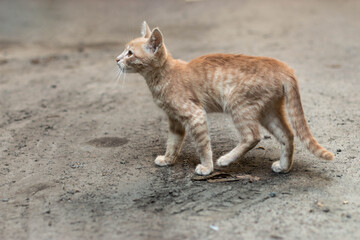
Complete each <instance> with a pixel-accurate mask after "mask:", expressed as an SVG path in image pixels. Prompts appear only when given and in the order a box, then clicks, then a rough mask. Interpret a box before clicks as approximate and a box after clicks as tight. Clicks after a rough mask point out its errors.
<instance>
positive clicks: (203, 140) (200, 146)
mask: <svg viewBox="0 0 360 240" xmlns="http://www.w3.org/2000/svg"><path fill="white" fill-rule="evenodd" d="M191 112H192V114H191V117H190V118H189V119H188V121H187V130H189V132H190V133H191V136H192V137H193V139H194V141H195V147H196V150H197V152H198V153H199V155H200V162H201V164H199V165H197V166H196V168H195V172H196V173H197V174H198V175H209V174H210V173H211V172H212V171H213V170H214V164H213V161H212V151H211V144H210V135H209V130H208V126H207V121H206V113H205V111H204V110H202V109H196V110H193V111H191Z"/></svg>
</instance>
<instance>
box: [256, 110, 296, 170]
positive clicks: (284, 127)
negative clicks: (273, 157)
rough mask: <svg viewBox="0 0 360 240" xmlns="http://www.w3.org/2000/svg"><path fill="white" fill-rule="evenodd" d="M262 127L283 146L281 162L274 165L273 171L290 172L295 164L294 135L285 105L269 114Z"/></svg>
mask: <svg viewBox="0 0 360 240" xmlns="http://www.w3.org/2000/svg"><path fill="white" fill-rule="evenodd" d="M262 125H263V126H264V127H265V128H266V129H267V130H268V131H269V132H270V133H271V134H272V135H274V136H275V138H276V139H277V140H278V141H279V142H280V144H281V157H280V161H276V162H274V163H273V164H272V166H271V168H272V170H273V171H274V172H277V173H280V172H281V173H286V172H289V171H290V169H291V167H292V164H293V154H294V134H293V132H292V131H291V129H290V127H289V124H288V122H287V120H286V115H285V113H284V111H283V105H281V106H280V107H279V109H277V110H276V111H274V112H273V113H269V114H267V116H266V117H265V118H264V119H263V120H262Z"/></svg>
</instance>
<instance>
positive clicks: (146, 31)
mask: <svg viewBox="0 0 360 240" xmlns="http://www.w3.org/2000/svg"><path fill="white" fill-rule="evenodd" d="M150 35H151V30H150V28H149V26H148V25H147V23H146V21H144V22H143V23H142V25H141V36H142V37H143V38H148V37H150Z"/></svg>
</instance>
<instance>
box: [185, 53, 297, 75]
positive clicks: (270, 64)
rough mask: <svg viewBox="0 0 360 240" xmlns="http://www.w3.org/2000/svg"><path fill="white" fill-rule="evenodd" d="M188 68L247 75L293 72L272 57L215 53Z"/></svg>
mask: <svg viewBox="0 0 360 240" xmlns="http://www.w3.org/2000/svg"><path fill="white" fill-rule="evenodd" d="M188 67H189V68H190V69H192V70H194V71H197V72H209V71H216V70H219V69H221V70H222V71H226V70H233V69H234V70H237V71H241V72H243V73H247V74H257V73H263V72H267V71H268V72H279V71H281V72H284V71H285V72H289V73H290V72H292V69H291V68H290V67H288V66H287V64H285V63H284V62H281V61H280V60H277V59H275V58H270V57H258V56H248V55H243V54H225V53H215V54H207V55H203V56H200V57H197V58H195V59H193V60H191V61H190V62H189V63H188Z"/></svg>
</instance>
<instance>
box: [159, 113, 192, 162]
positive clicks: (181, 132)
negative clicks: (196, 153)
mask: <svg viewBox="0 0 360 240" xmlns="http://www.w3.org/2000/svg"><path fill="white" fill-rule="evenodd" d="M184 137H185V129H184V127H183V126H182V125H181V123H179V122H178V121H177V120H174V119H172V118H170V117H169V136H168V140H167V144H166V153H165V155H162V156H157V158H156V159H155V164H156V165H158V166H167V165H171V164H174V163H175V161H176V158H177V156H178V155H179V153H180V150H181V146H182V143H183V141H184Z"/></svg>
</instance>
